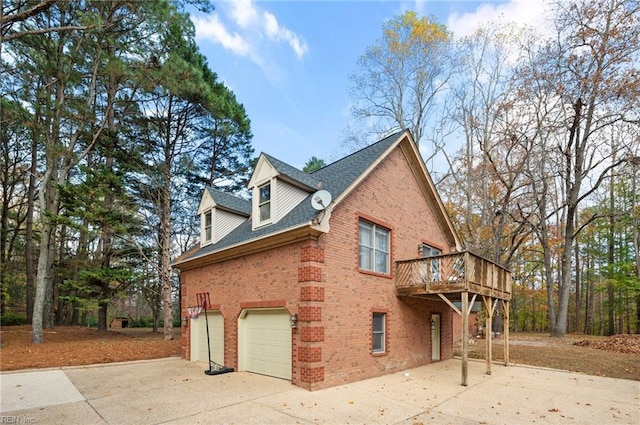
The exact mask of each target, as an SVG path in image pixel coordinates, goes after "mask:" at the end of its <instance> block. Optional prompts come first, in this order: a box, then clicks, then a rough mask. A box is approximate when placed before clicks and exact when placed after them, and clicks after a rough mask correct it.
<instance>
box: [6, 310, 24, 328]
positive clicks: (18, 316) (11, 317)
mask: <svg viewBox="0 0 640 425" xmlns="http://www.w3.org/2000/svg"><path fill="white" fill-rule="evenodd" d="M26 324H27V315H26V314H23V313H11V312H5V313H4V314H3V315H2V316H0V325H2V326H17V325H26Z"/></svg>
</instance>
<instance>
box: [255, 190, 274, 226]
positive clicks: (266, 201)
mask: <svg viewBox="0 0 640 425" xmlns="http://www.w3.org/2000/svg"><path fill="white" fill-rule="evenodd" d="M258 193H259V200H258V210H259V211H260V222H261V223H262V222H264V221H269V220H271V183H267V184H264V185H262V186H260V187H259V188H258Z"/></svg>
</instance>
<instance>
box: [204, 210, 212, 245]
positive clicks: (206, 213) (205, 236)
mask: <svg viewBox="0 0 640 425" xmlns="http://www.w3.org/2000/svg"><path fill="white" fill-rule="evenodd" d="M207 216H209V217H210V218H211V223H210V225H209V226H207ZM207 228H208V229H209V238H207ZM201 240H202V245H203V246H204V245H210V244H211V243H213V208H209V209H207V210H206V211H204V212H203V213H202V234H201Z"/></svg>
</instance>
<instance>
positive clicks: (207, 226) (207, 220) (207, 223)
mask: <svg viewBox="0 0 640 425" xmlns="http://www.w3.org/2000/svg"><path fill="white" fill-rule="evenodd" d="M212 221H213V220H212V217H211V210H209V211H207V212H206V213H204V241H205V242H210V241H211V224H212Z"/></svg>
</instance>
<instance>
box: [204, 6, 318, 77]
mask: <svg viewBox="0 0 640 425" xmlns="http://www.w3.org/2000/svg"><path fill="white" fill-rule="evenodd" d="M192 20H193V23H194V25H195V27H196V36H197V37H198V38H200V39H208V40H211V41H213V42H215V43H218V44H220V45H222V46H223V47H224V48H225V49H227V50H230V51H231V52H233V53H234V54H236V55H238V56H247V57H249V58H250V59H251V60H252V61H253V62H254V63H256V64H257V65H258V66H260V67H261V68H263V69H264V70H265V71H267V70H266V69H265V67H267V68H269V67H270V68H273V67H274V66H273V64H272V65H268V64H269V63H270V62H272V59H271V58H269V48H270V47H271V46H270V44H278V43H285V44H287V45H288V46H289V47H290V48H291V50H292V51H293V52H294V54H295V55H296V57H297V58H298V59H301V58H302V57H303V56H304V55H305V54H306V53H307V51H308V47H307V43H306V42H305V40H304V39H303V38H302V37H301V36H300V35H298V34H296V33H295V32H293V31H291V30H290V29H288V28H286V27H284V26H282V25H281V24H280V23H279V22H278V19H277V18H276V16H275V15H274V14H273V13H271V12H268V11H266V10H264V9H262V8H259V7H258V6H257V5H256V4H255V3H254V2H253V0H236V1H233V2H228V3H227V2H222V3H220V5H219V7H218V8H217V9H216V12H214V14H213V15H210V16H208V17H206V18H202V17H194V18H192Z"/></svg>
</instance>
